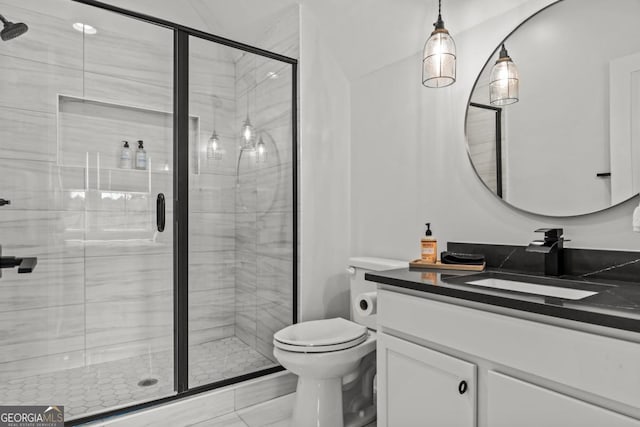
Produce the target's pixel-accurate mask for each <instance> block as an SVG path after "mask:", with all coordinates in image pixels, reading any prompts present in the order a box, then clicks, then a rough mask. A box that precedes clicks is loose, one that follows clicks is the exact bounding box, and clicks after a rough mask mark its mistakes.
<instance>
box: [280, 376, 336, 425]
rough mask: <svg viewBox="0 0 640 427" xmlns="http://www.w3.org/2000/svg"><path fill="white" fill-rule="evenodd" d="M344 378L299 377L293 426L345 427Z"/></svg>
mask: <svg viewBox="0 0 640 427" xmlns="http://www.w3.org/2000/svg"><path fill="white" fill-rule="evenodd" d="M342 417H343V415H342V379H341V378H327V379H315V378H302V377H298V387H297V389H296V403H295V407H294V408H293V419H292V423H291V425H292V426H296V427H344V422H343V419H342Z"/></svg>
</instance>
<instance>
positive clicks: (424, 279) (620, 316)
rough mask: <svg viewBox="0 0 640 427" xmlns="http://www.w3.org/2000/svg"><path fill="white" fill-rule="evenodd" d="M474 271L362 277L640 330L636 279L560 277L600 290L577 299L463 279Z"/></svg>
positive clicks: (407, 271) (577, 285) (383, 273)
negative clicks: (512, 289) (470, 281)
mask: <svg viewBox="0 0 640 427" xmlns="http://www.w3.org/2000/svg"><path fill="white" fill-rule="evenodd" d="M487 271H489V272H497V273H507V274H518V273H515V272H513V271H510V272H509V271H505V270H501V269H488V270H487ZM474 274H479V273H478V272H467V271H452V270H424V269H420V270H416V269H407V268H404V269H398V270H389V271H381V272H372V273H366V274H365V279H367V280H370V281H373V282H377V283H382V284H385V285H391V286H397V287H399V288H405V289H413V290H415V291H421V292H425V293H426V294H436V295H443V296H447V297H452V298H457V299H461V300H465V301H473V302H477V303H484V304H489V305H493V306H499V307H504V308H509V309H515V310H520V311H525V312H529V313H537V314H541V315H546V316H552V317H556V318H562V319H568V320H574V321H578V322H584V323H589V324H594V325H600V326H606V327H611V328H616V329H621V330H626V331H633V332H640V282H632V281H617V280H605V279H593V278H592V277H589V278H586V277H584V276H562V277H561V278H562V279H566V280H572V281H574V282H567V285H566V287H569V288H579V289H585V290H593V291H597V292H598V293H597V294H595V295H591V296H588V297H586V298H583V299H580V300H569V299H563V298H558V297H545V296H540V295H535V294H529V293H524V292H515V291H508V290H500V289H495V288H487V287H483V286H478V285H469V284H465V283H464V282H465V281H469V280H471V279H472V278H471V277H468V276H469V275H474ZM526 275H527V276H528V277H533V278H534V282H535V280H538V283H543V284H544V280H546V279H545V277H544V276H542V275H536V274H530V273H527V274H526ZM536 278H537V279H536ZM639 280H640V278H639ZM577 282H580V283H577ZM554 286H557V285H554Z"/></svg>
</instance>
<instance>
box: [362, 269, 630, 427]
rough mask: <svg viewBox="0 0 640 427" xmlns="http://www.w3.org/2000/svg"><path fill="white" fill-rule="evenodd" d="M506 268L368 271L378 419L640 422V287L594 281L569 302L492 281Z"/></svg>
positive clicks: (483, 426) (536, 425)
mask: <svg viewBox="0 0 640 427" xmlns="http://www.w3.org/2000/svg"><path fill="white" fill-rule="evenodd" d="M501 274H502V272H499V271H498V272H494V274H493V275H492V274H487V273H482V274H480V275H478V274H473V273H472V274H469V273H460V274H458V275H456V274H451V273H450V272H449V271H447V272H445V271H424V270H421V271H411V270H409V269H401V270H392V271H387V272H377V273H369V274H367V276H366V278H367V279H368V280H371V281H374V282H377V283H379V290H378V347H377V350H378V351H377V357H378V426H380V427H387V426H388V427H395V426H403V427H411V426H438V427H442V426H456V427H466V426H469V427H471V426H478V427H502V426H504V427H514V426H518V427H529V426H530V427H540V426H545V427H549V426H563V427H571V426H581V427H589V426H593V427H601V426H607V427H631V426H635V427H638V426H640V309H639V308H635V309H634V308H633V306H634V305H636V303H637V304H638V305H637V307H640V300H638V298H639V297H640V286H638V285H637V284H630V283H628V284H626V285H625V284H624V283H622V282H616V284H614V285H608V284H606V283H604V282H602V281H598V283H590V282H586V281H585V285H584V287H585V288H588V289H578V291H584V292H586V293H585V294H573V293H570V294H568V295H562V296H563V297H566V298H563V297H556V296H542V295H537V294H534V293H527V292H522V290H508V289H499V288H495V287H491V286H486V285H487V284H489V283H490V282H482V280H485V279H486V278H487V277H488V278H491V277H493V278H494V279H495V278H496V277H498V278H499V277H501V276H500V275H501ZM508 277H511V276H508ZM526 277H530V278H531V281H532V282H536V281H540V280H542V281H544V280H547V279H548V278H545V277H540V276H522V278H521V279H522V280H521V281H522V283H525V284H527V283H526V282H527V279H526ZM483 278H484V279H483ZM478 280H480V281H481V282H480V283H481V284H480V285H477V284H472V283H471V282H477V281H478ZM548 280H555V284H556V285H558V286H557V287H558V288H563V281H562V280H558V279H548ZM577 283H579V281H577ZM589 283H590V284H589ZM612 283H613V282H612ZM529 284H534V285H536V283H529ZM503 285H504V284H503ZM503 285H501V286H503ZM548 285H549V284H548V283H547V284H545V285H543V286H546V287H552V286H548ZM599 285H602V286H603V287H602V288H598V286H599ZM592 286H593V287H592ZM566 288H567V289H569V290H576V284H575V283H571V282H568V285H567V287H566ZM529 291H531V289H530V290H529ZM593 292H595V293H593ZM574 297H575V298H576V299H573V300H572V299H570V298H574ZM617 305H620V306H623V308H616V307H617Z"/></svg>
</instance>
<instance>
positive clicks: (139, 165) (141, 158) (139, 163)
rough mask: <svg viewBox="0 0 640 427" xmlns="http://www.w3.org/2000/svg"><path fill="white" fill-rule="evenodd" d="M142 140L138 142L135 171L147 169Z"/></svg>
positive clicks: (145, 153)
mask: <svg viewBox="0 0 640 427" xmlns="http://www.w3.org/2000/svg"><path fill="white" fill-rule="evenodd" d="M142 144H143V142H142V140H139V141H138V149H137V150H136V169H146V168H147V152H146V151H144V146H143V145H142Z"/></svg>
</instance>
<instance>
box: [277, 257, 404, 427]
mask: <svg viewBox="0 0 640 427" xmlns="http://www.w3.org/2000/svg"><path fill="white" fill-rule="evenodd" d="M407 266H408V263H407V262H406V261H396V260H388V259H382V258H351V259H350V260H349V269H348V270H349V272H350V273H351V319H352V321H351V320H345V319H343V318H339V317H338V318H335V319H325V320H313V321H308V322H302V323H297V324H295V325H291V326H288V327H286V328H284V329H282V330H280V331H278V332H276V333H275V334H274V336H273V344H274V350H273V354H274V356H275V357H276V358H277V359H278V361H279V362H280V363H281V364H282V366H284V367H285V368H287V369H288V370H289V371H291V372H293V373H294V374H296V375H298V388H297V390H296V403H295V407H294V410H293V420H292V424H291V425H292V426H295V427H343V426H345V427H361V426H364V425H366V424H368V423H370V422H371V421H373V420H374V419H375V417H376V406H375V396H374V376H375V373H376V359H375V349H376V333H375V329H376V319H375V317H376V316H375V314H374V315H371V316H361V315H359V314H358V313H357V311H356V309H355V308H354V302H357V296H358V295H360V294H362V293H365V292H374V291H376V285H375V283H372V282H367V281H365V280H364V274H365V273H366V272H367V271H383V270H391V269H394V268H403V267H407Z"/></svg>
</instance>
